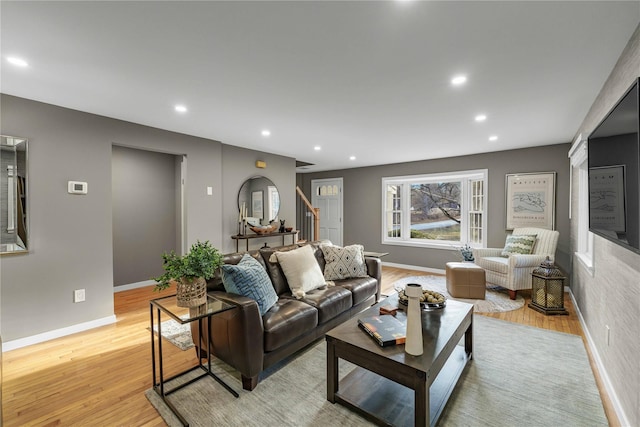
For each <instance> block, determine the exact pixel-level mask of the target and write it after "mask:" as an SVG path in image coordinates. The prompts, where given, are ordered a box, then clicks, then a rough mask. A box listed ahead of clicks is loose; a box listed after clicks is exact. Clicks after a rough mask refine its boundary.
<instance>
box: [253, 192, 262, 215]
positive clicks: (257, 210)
mask: <svg viewBox="0 0 640 427" xmlns="http://www.w3.org/2000/svg"><path fill="white" fill-rule="evenodd" d="M263 206H264V205H263V202H262V191H254V192H252V193H251V216H253V217H255V218H260V219H263V218H264V213H263V212H264V209H263Z"/></svg>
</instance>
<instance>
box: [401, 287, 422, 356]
mask: <svg viewBox="0 0 640 427" xmlns="http://www.w3.org/2000/svg"><path fill="white" fill-rule="evenodd" d="M404 294H405V295H406V296H407V298H408V300H409V302H408V304H407V333H406V335H407V337H406V339H405V343H404V351H405V352H406V353H408V354H410V355H412V356H420V355H421V354H422V351H423V349H422V313H421V309H420V297H421V296H422V286H420V285H419V284H417V283H409V284H407V286H406V287H405V288H404Z"/></svg>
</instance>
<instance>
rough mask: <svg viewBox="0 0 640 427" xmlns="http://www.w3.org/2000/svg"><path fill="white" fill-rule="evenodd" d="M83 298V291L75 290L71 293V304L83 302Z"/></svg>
mask: <svg viewBox="0 0 640 427" xmlns="http://www.w3.org/2000/svg"><path fill="white" fill-rule="evenodd" d="M84 297H85V295H84V289H76V290H75V291H73V302H83V301H84Z"/></svg>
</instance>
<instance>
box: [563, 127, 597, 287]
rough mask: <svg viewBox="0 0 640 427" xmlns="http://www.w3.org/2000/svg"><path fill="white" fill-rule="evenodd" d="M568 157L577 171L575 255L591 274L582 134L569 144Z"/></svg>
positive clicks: (586, 180)
mask: <svg viewBox="0 0 640 427" xmlns="http://www.w3.org/2000/svg"><path fill="white" fill-rule="evenodd" d="M569 158H570V159H571V167H572V168H576V169H577V172H578V173H577V175H578V176H577V178H578V185H577V190H578V197H577V203H576V207H577V211H578V212H577V214H578V215H577V216H578V227H577V234H578V235H577V240H578V242H577V243H578V245H577V250H576V252H575V255H576V258H577V259H578V261H580V263H581V264H582V265H583V266H584V267H585V269H586V270H587V271H588V272H589V273H590V274H592V275H593V233H591V232H590V231H589V169H588V163H589V162H588V160H589V159H588V153H587V140H586V139H582V134H580V136H578V138H577V139H576V140H575V142H574V143H573V145H572V146H571V149H570V150H569ZM571 172H572V173H571V176H573V171H571ZM572 187H573V183H572ZM572 191H573V189H572ZM570 216H571V217H574V214H573V212H571V213H570Z"/></svg>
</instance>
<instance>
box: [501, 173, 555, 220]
mask: <svg viewBox="0 0 640 427" xmlns="http://www.w3.org/2000/svg"><path fill="white" fill-rule="evenodd" d="M505 188H506V222H507V224H506V228H507V230H513V229H514V228H519V227H538V228H545V229H548V230H554V229H555V219H556V194H555V193H556V173H555V172H539V173H513V174H507V176H506V185H505Z"/></svg>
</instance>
